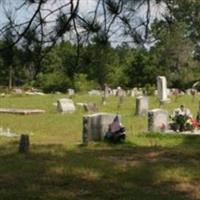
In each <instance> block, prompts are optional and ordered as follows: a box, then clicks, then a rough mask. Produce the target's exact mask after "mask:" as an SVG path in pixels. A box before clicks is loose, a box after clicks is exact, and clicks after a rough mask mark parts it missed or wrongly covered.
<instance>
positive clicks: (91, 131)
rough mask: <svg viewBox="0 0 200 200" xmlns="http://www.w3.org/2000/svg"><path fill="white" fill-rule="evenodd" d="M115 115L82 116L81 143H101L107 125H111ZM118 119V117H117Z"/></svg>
mask: <svg viewBox="0 0 200 200" xmlns="http://www.w3.org/2000/svg"><path fill="white" fill-rule="evenodd" d="M115 117H116V114H112V113H96V114H92V115H84V116H83V135H82V136H83V143H85V144H87V143H88V142H89V141H101V140H103V139H104V136H105V134H106V132H107V131H108V126H109V124H111V123H112V121H113V119H114V118H115ZM119 117H120V116H119Z"/></svg>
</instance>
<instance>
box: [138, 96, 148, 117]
mask: <svg viewBox="0 0 200 200" xmlns="http://www.w3.org/2000/svg"><path fill="white" fill-rule="evenodd" d="M148 110H149V101H148V97H146V96H139V97H137V98H136V108H135V114H136V115H142V116H144V115H146V114H147V113H148Z"/></svg>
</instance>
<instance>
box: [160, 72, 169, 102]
mask: <svg viewBox="0 0 200 200" xmlns="http://www.w3.org/2000/svg"><path fill="white" fill-rule="evenodd" d="M157 90H158V99H159V101H160V102H161V103H164V102H166V101H168V100H169V99H168V98H167V81H166V78H165V76H158V77H157Z"/></svg>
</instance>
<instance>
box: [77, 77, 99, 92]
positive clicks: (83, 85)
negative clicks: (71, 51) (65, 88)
mask: <svg viewBox="0 0 200 200" xmlns="http://www.w3.org/2000/svg"><path fill="white" fill-rule="evenodd" d="M74 88H75V90H76V91H81V92H83V91H88V90H91V89H95V88H97V83H96V82H95V81H90V80H88V79H87V75H86V74H76V75H75V78H74Z"/></svg>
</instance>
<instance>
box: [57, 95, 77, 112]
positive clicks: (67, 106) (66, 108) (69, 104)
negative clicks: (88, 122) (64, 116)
mask: <svg viewBox="0 0 200 200" xmlns="http://www.w3.org/2000/svg"><path fill="white" fill-rule="evenodd" d="M57 110H58V112H62V113H65V112H74V111H75V110H76V108H75V105H74V102H73V101H72V100H71V99H67V98H63V99H59V100H58V101H57Z"/></svg>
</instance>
